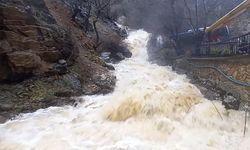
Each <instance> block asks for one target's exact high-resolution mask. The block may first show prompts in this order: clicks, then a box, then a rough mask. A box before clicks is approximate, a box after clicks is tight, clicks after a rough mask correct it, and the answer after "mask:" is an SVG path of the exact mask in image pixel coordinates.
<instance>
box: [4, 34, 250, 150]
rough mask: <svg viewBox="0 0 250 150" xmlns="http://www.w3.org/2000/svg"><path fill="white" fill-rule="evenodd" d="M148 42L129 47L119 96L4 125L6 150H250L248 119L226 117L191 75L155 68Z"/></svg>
mask: <svg viewBox="0 0 250 150" xmlns="http://www.w3.org/2000/svg"><path fill="white" fill-rule="evenodd" d="M149 38H150V35H149V34H148V33H147V32H145V31H143V30H138V31H133V32H131V33H130V35H129V37H128V38H127V39H126V40H125V42H126V43H128V45H129V49H130V50H131V51H132V53H133V57H132V58H130V59H127V60H125V61H123V62H121V63H120V64H117V65H116V66H115V68H116V71H115V74H116V76H117V79H118V81H117V86H116V88H115V91H114V92H113V93H111V94H108V95H105V96H102V95H100V96H88V97H82V99H83V102H82V103H80V104H79V105H78V106H77V107H71V106H66V107H59V108H58V107H51V108H48V109H45V110H39V111H37V112H35V113H31V114H25V115H23V116H22V117H19V118H17V119H16V120H12V121H8V122H7V123H5V124H2V125H0V150H95V149H98V150H250V131H248V132H246V135H245V136H244V134H243V129H244V121H245V113H244V112H237V111H227V110H225V109H224V107H223V106H222V105H221V103H220V102H213V103H212V102H211V101H208V100H206V99H205V98H204V97H203V95H202V94H201V93H200V91H199V90H198V89H197V88H196V87H195V86H194V85H192V84H190V83H189V80H188V79H187V78H186V77H185V76H184V75H178V74H176V73H175V72H174V71H172V69H171V68H170V67H160V66H157V65H154V64H151V63H149V62H148V61H147V57H148V55H147V41H148V40H149ZM247 124H250V122H248V123H247Z"/></svg>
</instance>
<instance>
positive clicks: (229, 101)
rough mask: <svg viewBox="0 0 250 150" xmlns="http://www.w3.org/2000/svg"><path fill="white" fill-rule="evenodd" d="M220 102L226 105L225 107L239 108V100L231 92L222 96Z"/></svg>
mask: <svg viewBox="0 0 250 150" xmlns="http://www.w3.org/2000/svg"><path fill="white" fill-rule="evenodd" d="M222 104H223V105H224V106H225V107H226V109H234V110H239V107H240V101H239V100H237V99H236V98H235V97H233V96H232V95H231V94H229V95H226V96H225V97H224V99H223V101H222Z"/></svg>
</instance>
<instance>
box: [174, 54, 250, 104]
mask: <svg viewBox="0 0 250 150" xmlns="http://www.w3.org/2000/svg"><path fill="white" fill-rule="evenodd" d="M176 66H177V67H178V68H181V69H183V70H185V71H186V73H187V74H189V75H191V77H192V78H196V79H197V78H199V79H205V80H207V81H210V82H211V83H212V84H213V85H214V88H218V89H221V90H223V91H225V92H226V94H230V95H233V96H234V97H235V98H236V99H238V100H240V101H241V102H250V87H246V86H241V85H238V84H236V83H233V82H232V81H229V80H228V79H226V78H225V77H224V76H223V75H222V74H221V73H219V72H218V71H216V70H215V69H212V68H203V67H198V66H213V67H216V68H219V69H220V70H221V71H223V72H224V73H225V74H226V75H228V76H232V77H233V78H235V79H236V80H238V81H242V82H245V83H250V56H235V57H223V58H192V59H179V60H177V63H176ZM203 81H204V80H203Z"/></svg>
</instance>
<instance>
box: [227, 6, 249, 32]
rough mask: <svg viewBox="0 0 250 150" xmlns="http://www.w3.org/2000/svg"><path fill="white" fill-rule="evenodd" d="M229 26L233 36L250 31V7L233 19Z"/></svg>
mask: <svg viewBox="0 0 250 150" xmlns="http://www.w3.org/2000/svg"><path fill="white" fill-rule="evenodd" d="M228 27H229V30H230V34H231V36H233V37H236V36H240V35H243V34H246V33H248V32H250V8H248V10H246V11H245V12H244V13H242V14H240V15H239V16H237V17H236V18H235V19H233V20H232V21H231V22H230V24H229V25H228Z"/></svg>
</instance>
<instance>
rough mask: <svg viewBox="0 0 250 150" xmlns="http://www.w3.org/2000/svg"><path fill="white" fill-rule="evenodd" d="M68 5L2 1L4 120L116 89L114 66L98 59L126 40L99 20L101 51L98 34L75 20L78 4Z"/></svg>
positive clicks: (0, 99)
mask: <svg viewBox="0 0 250 150" xmlns="http://www.w3.org/2000/svg"><path fill="white" fill-rule="evenodd" d="M69 2H71V1H58V0H40V1H32V0H0V20H1V26H0V35H1V36H0V117H1V116H4V117H9V116H10V115H13V114H18V113H20V112H29V111H34V110H36V109H39V108H45V107H48V106H56V105H64V104H70V103H73V102H74V101H73V100H71V99H70V98H69V97H71V96H78V95H82V94H106V93H109V92H111V91H113V88H114V86H115V81H116V78H115V76H114V75H113V74H112V72H111V71H110V70H109V69H113V68H112V67H111V66H109V65H107V64H106V63H105V62H104V61H103V60H101V59H100V58H99V57H98V55H99V54H100V53H101V52H102V51H103V50H104V49H112V46H111V48H110V45H112V44H110V43H113V44H115V45H120V44H121V40H122V39H123V37H122V36H121V35H120V34H119V32H117V28H113V27H112V25H110V22H109V21H106V22H105V21H104V20H101V21H99V22H98V23H97V26H98V30H99V34H100V37H101V40H102V44H101V46H99V47H98V48H97V47H96V45H95V34H94V32H93V31H92V32H89V33H88V34H85V33H84V32H83V30H82V27H81V24H80V23H79V22H74V21H72V20H71V17H72V13H73V12H72V8H73V5H74V3H73V2H74V1H72V2H71V3H69ZM9 83H11V84H9Z"/></svg>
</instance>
